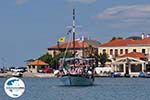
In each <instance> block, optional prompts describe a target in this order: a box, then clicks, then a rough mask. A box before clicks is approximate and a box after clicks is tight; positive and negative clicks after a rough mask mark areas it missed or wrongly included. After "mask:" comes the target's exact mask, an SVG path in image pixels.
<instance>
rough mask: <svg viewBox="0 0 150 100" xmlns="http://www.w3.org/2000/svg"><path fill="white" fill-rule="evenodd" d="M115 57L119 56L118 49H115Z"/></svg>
mask: <svg viewBox="0 0 150 100" xmlns="http://www.w3.org/2000/svg"><path fill="white" fill-rule="evenodd" d="M115 56H116V57H117V56H118V49H115Z"/></svg>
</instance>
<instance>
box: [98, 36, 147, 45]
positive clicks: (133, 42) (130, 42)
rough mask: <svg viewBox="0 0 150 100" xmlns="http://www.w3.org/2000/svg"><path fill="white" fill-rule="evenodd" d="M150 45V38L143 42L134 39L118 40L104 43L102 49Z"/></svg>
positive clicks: (142, 40)
mask: <svg viewBox="0 0 150 100" xmlns="http://www.w3.org/2000/svg"><path fill="white" fill-rule="evenodd" d="M147 44H149V45H150V38H145V39H141V40H133V39H116V40H113V41H110V42H107V43H103V44H101V45H100V47H111V46H112V47H113V46H129V45H147Z"/></svg>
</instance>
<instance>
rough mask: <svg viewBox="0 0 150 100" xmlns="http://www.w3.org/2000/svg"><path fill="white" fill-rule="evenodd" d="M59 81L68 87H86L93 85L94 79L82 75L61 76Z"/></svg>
mask: <svg viewBox="0 0 150 100" xmlns="http://www.w3.org/2000/svg"><path fill="white" fill-rule="evenodd" d="M60 80H61V81H62V83H63V84H64V85H68V86H88V85H93V82H94V78H90V77H87V76H84V75H63V76H62V77H61V78H60Z"/></svg>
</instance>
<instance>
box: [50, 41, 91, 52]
mask: <svg viewBox="0 0 150 100" xmlns="http://www.w3.org/2000/svg"><path fill="white" fill-rule="evenodd" d="M83 47H84V48H87V47H89V44H88V43H87V42H82V41H80V40H76V41H75V49H80V48H83ZM66 48H68V49H73V42H69V43H68V42H66V43H62V44H59V49H66ZM50 49H58V45H55V46H51V47H49V48H48V50H50Z"/></svg>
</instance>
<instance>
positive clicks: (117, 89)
mask: <svg viewBox="0 0 150 100" xmlns="http://www.w3.org/2000/svg"><path fill="white" fill-rule="evenodd" d="M22 79H23V81H24V82H25V85H26V89H25V93H24V94H23V95H22V96H21V97H20V98H18V99H16V100H150V78H149V79H148V78H147V79H146V78H96V80H95V83H94V86H88V87H66V86H62V84H61V82H60V81H59V79H57V78H22ZM5 81H6V78H0V100H15V99H12V98H10V97H8V96H7V95H6V94H5V92H4V89H3V85H4V82H5Z"/></svg>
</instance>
